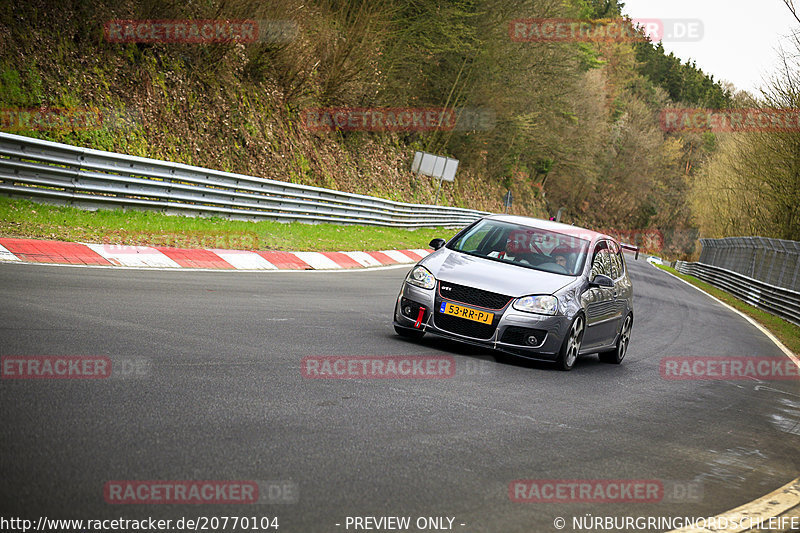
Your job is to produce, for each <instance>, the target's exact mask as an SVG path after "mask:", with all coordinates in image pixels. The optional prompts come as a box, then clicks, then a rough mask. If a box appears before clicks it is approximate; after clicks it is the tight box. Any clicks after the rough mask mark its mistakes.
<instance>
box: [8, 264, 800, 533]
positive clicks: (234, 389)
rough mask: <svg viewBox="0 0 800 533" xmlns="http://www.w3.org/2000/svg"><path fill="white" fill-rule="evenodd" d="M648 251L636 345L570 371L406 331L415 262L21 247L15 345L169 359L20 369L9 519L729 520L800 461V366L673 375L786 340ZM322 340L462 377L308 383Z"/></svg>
mask: <svg viewBox="0 0 800 533" xmlns="http://www.w3.org/2000/svg"><path fill="white" fill-rule="evenodd" d="M629 267H630V270H631V272H632V276H633V279H634V283H635V286H634V289H635V312H636V317H635V324H634V328H633V335H632V341H631V345H630V351H629V353H628V356H627V357H626V360H625V361H624V362H623V364H622V365H621V366H618V367H617V366H612V365H606V364H602V363H599V362H598V360H597V357H596V356H587V357H584V358H582V359H580V360H579V361H578V363H577V365H576V368H575V369H574V370H573V371H572V372H559V371H556V370H554V369H552V368H551V367H550V366H548V365H546V364H537V363H527V362H521V361H519V360H515V359H513V358H510V357H498V356H497V355H496V354H492V353H488V352H484V351H481V350H478V349H475V348H470V347H464V346H461V345H458V344H454V343H451V342H449V341H445V340H441V339H436V338H429V337H426V338H425V339H423V340H422V341H419V342H412V341H407V340H404V339H401V338H399V337H398V336H396V335H395V334H394V331H393V329H392V326H391V312H392V309H393V305H394V300H395V297H396V295H397V291H398V289H399V287H400V284H401V281H402V279H403V277H404V275H405V274H406V272H407V271H408V269H407V268H400V269H387V270H374V271H350V272H288V273H287V272H266V273H236V272H234V273H226V272H191V271H145V270H125V269H95V268H71V267H57V266H45V265H29V264H0V302H1V303H0V328H2V329H1V331H2V332H1V333H0V355H3V356H13V355H62V356H64V355H69V356H71V355H92V356H97V355H102V356H108V357H110V358H112V360H114V359H115V358H116V359H119V358H122V359H125V360H130V361H143V362H144V363H146V371H143V372H141V373H140V374H138V375H132V376H129V377H127V378H120V379H111V378H110V379H99V380H9V379H6V380H2V382H0V406H1V407H0V410H1V412H2V415H0V416H1V417H2V418H0V421H1V422H2V427H3V430H2V437H1V439H0V467H1V468H2V475H1V476H0V479H2V481H0V486H1V488H0V505H1V506H2V515H3V516H20V517H26V518H31V519H35V518H36V517H38V516H40V515H44V516H47V517H49V518H83V519H97V518H118V517H126V518H139V519H140V518H145V517H148V516H152V517H157V518H176V517H181V516H187V517H197V516H225V515H227V516H258V517H260V516H277V517H278V519H279V521H280V529H279V530H278V531H281V532H305V531H314V532H316V531H319V532H323V531H346V529H345V521H346V518H347V517H348V516H411V517H413V518H414V519H416V517H420V516H426V517H428V516H430V517H455V520H454V523H453V529H454V530H455V531H463V532H477V531H492V532H500V531H502V532H512V531H537V532H546V531H556V529H555V528H554V527H553V520H554V518H556V517H559V516H560V517H565V518H566V519H567V527H566V528H565V529H564V531H573V529H572V527H571V523H570V520H571V517H573V516H583V515H586V514H587V513H591V514H592V515H608V516H671V515H681V516H711V515H716V514H718V513H720V512H723V511H726V510H728V509H730V508H733V507H736V506H738V505H741V504H743V503H746V502H748V501H751V500H753V499H755V498H758V497H760V496H762V495H764V494H766V493H768V492H771V491H772V490H774V489H776V488H778V487H780V486H781V485H783V484H785V483H787V482H789V481H791V480H792V479H794V478H795V477H797V473H798V471H800V454H799V453H798V449H800V446H799V444H800V386H798V383H799V382H798V381H769V382H758V381H752V380H750V381H699V380H690V381H672V380H666V379H664V378H662V377H661V375H660V373H659V361H660V360H661V358H662V357H666V356H753V355H759V356H773V357H785V356H784V355H782V353H781V352H780V350H779V349H778V348H777V347H776V346H775V345H774V344H772V343H771V342H770V341H769V340H768V339H767V338H766V337H765V336H764V335H762V334H761V333H760V332H759V331H758V330H757V329H756V328H755V327H753V326H752V325H750V324H749V323H748V322H746V321H745V320H744V319H742V318H741V317H739V316H738V315H736V314H734V313H733V312H731V311H729V310H727V309H725V308H724V307H722V306H720V305H718V304H717V303H715V302H714V301H712V300H711V299H710V298H708V297H707V296H705V295H703V294H701V293H700V292H698V291H696V290H695V289H693V288H691V287H689V286H687V285H686V284H684V283H682V282H680V281H678V280H676V279H674V278H672V277H671V276H669V275H668V274H666V273H664V272H661V271H659V270H657V269H655V268H652V267H651V266H650V265H647V264H646V263H645V262H644V261H643V260H641V259H640V260H639V261H637V262H634V261H632V260H630V259H629ZM321 355H378V356H384V355H420V356H430V355H437V356H438V355H449V356H453V357H454V359H455V361H456V374H455V376H453V377H451V378H449V379H362V380H342V379H328V380H322V379H307V378H305V377H303V375H301V359H302V358H303V357H306V356H321ZM517 479H540V480H541V479H637V480H646V479H655V480H662V481H663V482H664V483H665V486H666V487H670V491H671V492H669V494H668V495H667V496H668V497H665V498H664V499H663V500H662V501H661V502H658V503H643V502H638V503H624V504H623V503H606V504H602V503H581V502H570V503H518V502H513V501H511V499H510V498H509V483H510V482H512V481H513V480H517ZM109 480H262V481H263V480H288V481H289V482H291V483H292V484H294V486H295V487H296V489H297V494H296V502H295V503H273V504H245V505H171V504H164V505H143V504H134V505H112V504H109V503H106V501H105V500H104V496H103V488H104V485H105V484H106V482H108V481H109ZM676 487H677V488H676ZM687 487H689V488H691V490H688V489H687V490H684V489H686V488H687ZM698 487H699V488H701V490H700V491H699V492H698V490H697V489H698ZM673 489H674V490H673ZM689 492H691V494H688V493H689ZM445 523H447V522H446V521H445ZM336 524H340V525H339V526H337V525H336ZM461 524H464V525H463V526H462V525H461ZM349 530H350V531H353V529H352V527H351V528H350V529H349Z"/></svg>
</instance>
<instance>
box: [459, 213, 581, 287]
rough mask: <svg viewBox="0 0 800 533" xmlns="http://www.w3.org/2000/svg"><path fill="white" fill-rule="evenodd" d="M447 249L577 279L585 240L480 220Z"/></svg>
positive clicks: (495, 221)
mask: <svg viewBox="0 0 800 533" xmlns="http://www.w3.org/2000/svg"><path fill="white" fill-rule="evenodd" d="M447 247H448V248H449V249H451V250H456V251H458V252H463V253H465V254H469V255H474V256H478V257H483V258H486V259H491V260H494V261H499V262H501V263H509V264H512V265H517V266H522V267H525V268H532V269H534V270H542V271H544V272H552V273H555V274H566V275H568V276H577V275H578V274H579V273H580V271H581V270H582V269H583V264H584V261H585V260H586V254H587V252H588V249H589V241H588V240H585V239H580V238H578V237H575V236H572V235H566V234H563V233H556V232H553V231H548V230H544V229H539V228H531V227H529V226H521V225H519V224H511V223H509V222H501V221H499V220H481V221H480V222H478V223H477V224H475V225H474V226H472V227H471V228H469V229H468V230H467V231H466V232H464V233H463V234H462V235H461V236H459V237H458V238H457V239H456V240H454V241H453V242H452V243H450V244H448V245H447Z"/></svg>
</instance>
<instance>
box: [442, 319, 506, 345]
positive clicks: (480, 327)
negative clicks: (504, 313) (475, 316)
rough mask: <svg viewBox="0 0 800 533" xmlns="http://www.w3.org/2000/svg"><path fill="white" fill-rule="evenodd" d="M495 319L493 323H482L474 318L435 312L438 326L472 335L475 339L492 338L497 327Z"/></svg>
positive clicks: (461, 333) (453, 331)
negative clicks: (469, 318) (467, 318)
mask: <svg viewBox="0 0 800 533" xmlns="http://www.w3.org/2000/svg"><path fill="white" fill-rule="evenodd" d="M496 321H497V319H495V320H494V321H493V322H492V323H491V324H481V323H480V322H474V321H472V320H466V319H463V318H459V317H457V316H451V315H445V314H444V313H434V317H433V322H434V324H435V325H436V327H437V328H439V329H442V330H444V331H449V332H450V333H455V334H457V335H464V336H465V337H472V338H474V339H484V340H485V339H491V338H492V335H494V330H495V329H496V328H497V324H496V323H495V322H496Z"/></svg>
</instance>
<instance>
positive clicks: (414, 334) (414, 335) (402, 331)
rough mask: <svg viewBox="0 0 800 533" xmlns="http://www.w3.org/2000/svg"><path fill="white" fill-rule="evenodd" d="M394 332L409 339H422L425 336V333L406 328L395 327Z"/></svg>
mask: <svg viewBox="0 0 800 533" xmlns="http://www.w3.org/2000/svg"><path fill="white" fill-rule="evenodd" d="M394 330H395V331H396V332H397V334H398V335H400V336H401V337H405V338H407V339H421V338H422V337H424V336H425V332H424V331H422V330H419V329H411V328H404V327H403V326H395V327H394Z"/></svg>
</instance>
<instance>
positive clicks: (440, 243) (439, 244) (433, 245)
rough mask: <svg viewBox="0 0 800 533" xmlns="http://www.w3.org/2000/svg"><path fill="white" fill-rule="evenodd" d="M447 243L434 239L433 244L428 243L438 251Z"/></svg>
mask: <svg viewBox="0 0 800 533" xmlns="http://www.w3.org/2000/svg"><path fill="white" fill-rule="evenodd" d="M446 242H447V241H445V240H444V239H433V240H432V241H431V242H429V243H428V246H430V247H431V248H433V249H434V250H438V249H439V248H441V247H442V246H444V243H446Z"/></svg>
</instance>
